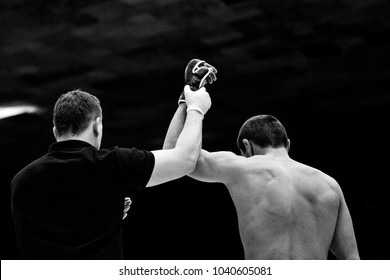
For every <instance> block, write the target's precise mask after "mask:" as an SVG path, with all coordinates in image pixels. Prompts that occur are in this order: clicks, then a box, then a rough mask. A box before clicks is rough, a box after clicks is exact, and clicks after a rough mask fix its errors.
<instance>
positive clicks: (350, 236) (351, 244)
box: [330, 187, 360, 260]
mask: <svg viewBox="0 0 390 280" xmlns="http://www.w3.org/2000/svg"><path fill="white" fill-rule="evenodd" d="M338 189H339V192H340V195H341V200H340V207H339V213H338V217H337V224H336V228H335V232H334V235H333V240H332V243H331V246H330V250H331V251H332V253H333V254H334V255H335V256H336V258H337V259H344V260H358V259H360V257H359V252H358V248H357V243H356V238H355V232H354V229H353V225H352V218H351V215H350V213H349V210H348V207H347V204H346V202H345V198H344V195H343V193H342V191H341V189H340V187H338Z"/></svg>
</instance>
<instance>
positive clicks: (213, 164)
mask: <svg viewBox="0 0 390 280" xmlns="http://www.w3.org/2000/svg"><path fill="white" fill-rule="evenodd" d="M237 162H238V156H237V155H235V154H234V153H232V152H214V153H209V152H207V151H205V150H202V151H201V153H200V155H199V159H198V162H197V164H196V168H195V170H194V172H192V173H191V174H190V175H189V176H190V177H192V178H194V179H196V180H199V181H203V182H219V183H225V184H226V183H228V182H230V181H231V180H232V178H237V173H238V165H237Z"/></svg>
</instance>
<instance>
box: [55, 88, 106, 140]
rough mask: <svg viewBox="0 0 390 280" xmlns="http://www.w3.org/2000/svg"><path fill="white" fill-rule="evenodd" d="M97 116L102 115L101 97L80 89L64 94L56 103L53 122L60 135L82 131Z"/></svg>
mask: <svg viewBox="0 0 390 280" xmlns="http://www.w3.org/2000/svg"><path fill="white" fill-rule="evenodd" d="M96 117H102V108H101V107H100V101H99V99H98V98H97V97H96V96H94V95H92V94H89V93H88V92H85V91H81V90H79V89H78V90H73V91H70V92H67V93H64V94H62V95H61V96H60V97H59V98H58V100H57V102H56V104H55V105H54V112H53V124H54V126H55V127H56V129H57V131H58V133H59V134H60V135H63V134H65V133H72V134H77V133H80V132H82V131H83V130H85V129H86V128H87V127H88V125H89V123H90V121H91V120H92V119H93V118H96Z"/></svg>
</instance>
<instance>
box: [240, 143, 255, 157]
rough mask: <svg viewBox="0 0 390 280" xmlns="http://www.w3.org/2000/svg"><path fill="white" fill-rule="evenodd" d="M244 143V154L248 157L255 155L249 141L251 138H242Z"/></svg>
mask: <svg viewBox="0 0 390 280" xmlns="http://www.w3.org/2000/svg"><path fill="white" fill-rule="evenodd" d="M242 143H243V144H244V146H245V151H243V152H244V156H246V157H251V156H253V148H252V145H251V143H250V142H249V140H248V139H242Z"/></svg>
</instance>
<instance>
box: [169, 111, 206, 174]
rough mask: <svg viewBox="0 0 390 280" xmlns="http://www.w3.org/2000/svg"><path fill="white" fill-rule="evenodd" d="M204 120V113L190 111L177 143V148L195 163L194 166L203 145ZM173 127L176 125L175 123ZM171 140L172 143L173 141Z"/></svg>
mask: <svg viewBox="0 0 390 280" xmlns="http://www.w3.org/2000/svg"><path fill="white" fill-rule="evenodd" d="M180 110H181V109H180ZM184 113H185V112H184ZM202 120H203V115H202V114H200V113H199V112H197V111H189V112H188V113H187V117H186V119H185V123H184V126H183V129H182V131H181V133H180V135H179V137H178V138H177V142H176V145H175V149H177V150H180V151H181V152H182V153H183V156H184V157H185V158H186V159H188V160H189V161H190V162H191V163H193V168H195V165H196V162H197V160H198V157H199V153H200V149H201V145H202V125H203V121H202ZM178 123H180V122H178ZM173 127H175V125H173ZM172 134H174V133H172ZM169 142H171V143H172V142H173V141H169ZM170 145H171V144H170Z"/></svg>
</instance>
